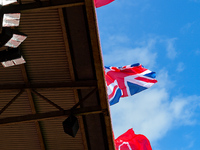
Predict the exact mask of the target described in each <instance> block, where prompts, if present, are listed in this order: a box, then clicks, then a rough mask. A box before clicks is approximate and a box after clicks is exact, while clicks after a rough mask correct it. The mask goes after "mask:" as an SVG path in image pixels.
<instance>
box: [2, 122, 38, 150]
mask: <svg viewBox="0 0 200 150" xmlns="http://www.w3.org/2000/svg"><path fill="white" fill-rule="evenodd" d="M0 131H1V132H0V149H1V150H40V149H41V148H40V145H39V139H38V135H37V132H36V128H35V124H34V123H33V122H29V123H23V124H12V125H6V126H0Z"/></svg>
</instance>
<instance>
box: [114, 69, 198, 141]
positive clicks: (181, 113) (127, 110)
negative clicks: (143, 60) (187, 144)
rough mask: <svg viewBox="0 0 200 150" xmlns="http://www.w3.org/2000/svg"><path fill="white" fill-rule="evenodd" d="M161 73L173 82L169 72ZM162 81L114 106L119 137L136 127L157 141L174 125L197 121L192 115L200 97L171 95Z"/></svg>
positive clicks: (115, 127) (115, 123)
mask: <svg viewBox="0 0 200 150" xmlns="http://www.w3.org/2000/svg"><path fill="white" fill-rule="evenodd" d="M160 73H163V74H164V75H161V76H166V77H165V79H167V80H168V81H169V79H168V75H167V73H166V72H164V71H161V72H160ZM165 79H163V80H165ZM167 80H166V82H168V81H167ZM162 82H164V81H161V82H160V80H159V82H158V83H156V84H157V85H154V86H153V87H152V88H150V89H147V90H145V91H143V92H141V93H138V94H136V95H134V96H132V97H127V98H122V99H121V100H120V102H119V103H118V104H116V105H113V106H112V107H111V114H112V122H113V125H114V126H113V127H114V133H115V137H118V136H119V135H121V134H122V133H124V132H125V131H126V130H128V129H130V128H133V129H134V130H135V132H136V133H138V134H144V135H145V136H147V137H148V138H149V140H150V141H151V143H156V141H157V140H159V139H161V138H163V137H164V136H165V135H166V133H167V132H168V131H169V130H170V129H172V128H173V127H174V126H181V125H191V124H194V123H195V121H194V120H193V119H192V116H193V113H194V110H195V108H196V107H197V106H198V103H197V102H199V99H200V97H198V96H189V97H183V96H179V97H178V96H175V97H171V96H170V91H169V89H168V88H167V87H165V84H163V83H162ZM160 83H161V85H160ZM167 84H169V83H167Z"/></svg>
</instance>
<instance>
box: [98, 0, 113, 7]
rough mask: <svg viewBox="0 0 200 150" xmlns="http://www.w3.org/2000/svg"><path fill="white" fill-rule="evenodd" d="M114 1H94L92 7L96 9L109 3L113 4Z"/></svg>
mask: <svg viewBox="0 0 200 150" xmlns="http://www.w3.org/2000/svg"><path fill="white" fill-rule="evenodd" d="M113 1H114V0H94V5H95V7H96V8H98V7H101V6H104V5H107V4H109V3H111V2H113Z"/></svg>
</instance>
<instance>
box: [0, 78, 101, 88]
mask: <svg viewBox="0 0 200 150" xmlns="http://www.w3.org/2000/svg"><path fill="white" fill-rule="evenodd" d="M96 86H97V81H95V80H88V81H76V82H65V83H63V82H62V83H30V84H2V85H0V90H19V89H54V88H56V89H57V88H64V89H90V88H95V87H96Z"/></svg>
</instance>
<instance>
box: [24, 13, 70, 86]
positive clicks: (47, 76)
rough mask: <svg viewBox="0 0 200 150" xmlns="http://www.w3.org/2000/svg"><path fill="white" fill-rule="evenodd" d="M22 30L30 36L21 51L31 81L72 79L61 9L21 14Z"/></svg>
mask: <svg viewBox="0 0 200 150" xmlns="http://www.w3.org/2000/svg"><path fill="white" fill-rule="evenodd" d="M20 31H21V32H23V33H25V34H27V35H28V38H27V39H26V40H25V41H24V42H23V44H22V47H21V48H22V53H23V56H24V58H25V60H26V61H27V63H26V68H27V74H28V77H29V79H30V81H31V82H37V83H38V82H40V83H47V82H54V83H55V82H67V81H70V80H71V79H70V74H69V67H68V62H67V56H66V48H65V45H64V41H63V34H62V29H61V26H60V20H59V14H58V10H48V11H41V12H35V13H25V14H22V16H21V23H20Z"/></svg>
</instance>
